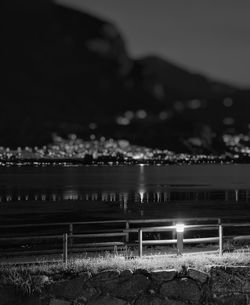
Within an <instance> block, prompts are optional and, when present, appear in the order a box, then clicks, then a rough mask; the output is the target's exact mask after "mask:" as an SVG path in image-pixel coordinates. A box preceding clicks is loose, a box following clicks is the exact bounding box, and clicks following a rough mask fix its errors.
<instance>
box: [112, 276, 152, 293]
mask: <svg viewBox="0 0 250 305" xmlns="http://www.w3.org/2000/svg"><path fill="white" fill-rule="evenodd" d="M149 285H150V280H149V279H148V278H147V277H146V276H144V275H142V274H136V275H135V274H134V275H133V276H132V278H130V279H129V280H127V281H124V282H120V283H119V285H117V287H116V289H115V290H114V291H113V292H112V294H113V295H114V296H116V297H120V298H124V299H132V298H135V297H136V296H138V295H139V294H141V293H143V292H144V291H146V290H147V289H148V287H149Z"/></svg>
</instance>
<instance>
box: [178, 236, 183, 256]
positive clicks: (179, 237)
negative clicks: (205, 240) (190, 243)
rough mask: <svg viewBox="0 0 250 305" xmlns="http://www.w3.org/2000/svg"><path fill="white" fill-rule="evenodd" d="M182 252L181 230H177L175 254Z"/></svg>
mask: <svg viewBox="0 0 250 305" xmlns="http://www.w3.org/2000/svg"><path fill="white" fill-rule="evenodd" d="M182 253H183V232H177V255H182Z"/></svg>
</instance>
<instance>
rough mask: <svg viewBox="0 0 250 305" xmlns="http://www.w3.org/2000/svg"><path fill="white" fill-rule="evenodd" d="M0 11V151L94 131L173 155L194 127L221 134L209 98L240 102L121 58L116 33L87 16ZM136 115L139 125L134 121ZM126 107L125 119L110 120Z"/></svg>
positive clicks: (27, 0) (162, 63)
mask: <svg viewBox="0 0 250 305" xmlns="http://www.w3.org/2000/svg"><path fill="white" fill-rule="evenodd" d="M2 8H3V9H2V11H1V18H2V20H3V22H4V27H3V31H4V35H3V49H2V62H3V66H4V69H3V70H2V74H3V78H4V80H5V81H4V83H3V86H2V87H3V88H2V90H1V101H2V103H1V112H0V145H10V146H16V145H22V146H25V145H42V144H45V143H48V142H50V140H51V134H52V133H58V134H61V135H67V134H69V133H76V134H77V135H79V136H82V137H89V135H90V134H91V133H93V132H94V133H96V134H97V136H98V135H100V136H101V135H104V136H111V137H116V138H127V139H129V140H131V141H132V142H136V143H138V144H145V145H151V146H164V147H168V146H170V147H171V148H173V149H175V148H180V149H182V147H183V146H182V144H180V143H183V142H181V141H179V139H181V138H183V137H189V136H191V135H193V134H194V132H195V130H196V129H197V126H200V125H199V124H201V122H203V121H204V122H205V124H206V125H209V124H210V123H211V124H213V126H215V127H212V128H215V129H216V128H217V129H218V128H221V119H222V118H221V116H223V115H224V114H223V109H221V112H220V111H219V112H220V113H221V116H220V117H219V120H220V122H217V121H216V120H215V118H214V115H213V114H214V111H216V106H215V102H218V100H219V101H221V100H223V99H224V98H228V97H231V96H232V97H233V96H237V97H238V98H239V99H242V100H244V101H245V100H246V99H247V98H248V96H249V92H245V93H242V92H241V91H240V90H238V89H237V88H235V87H232V86H229V85H226V84H223V83H220V82H215V81H213V80H210V79H208V78H206V77H204V76H202V75H199V74H194V73H192V72H189V71H186V70H185V69H182V68H180V67H178V66H176V65H174V64H172V63H170V62H168V61H166V60H164V59H161V58H159V57H156V56H148V57H145V58H141V59H133V58H131V57H130V55H129V53H128V51H127V49H126V43H125V41H124V39H123V37H122V35H121V33H120V32H119V30H118V29H117V27H116V26H114V25H113V24H112V23H110V22H107V21H105V20H101V19H100V18H97V17H95V16H92V15H90V14H87V13H84V12H80V11H77V10H74V9H70V8H67V7H63V6H61V5H58V4H55V3H53V2H52V1H49V0H37V1H32V0H24V1H22V2H20V1H18V0H12V1H7V0H5V1H4V2H3V6H2ZM197 99H198V100H199V101H200V104H202V103H203V104H202V105H205V106H204V107H198V108H199V109H196V111H195V114H194V112H192V110H193V109H192V107H191V108H190V107H188V106H187V105H189V104H190V103H193V104H194V106H195V100H197ZM192 101H193V102H192ZM204 101H205V102H204ZM178 103H179V104H178ZM188 103H189V104H188ZM200 104H199V105H200ZM178 105H179V106H178ZM180 105H182V106H180ZM197 105H198V104H197ZM199 105H198V106H199ZM208 105H212V108H211V107H210V106H209V107H210V108H209V107H208ZM178 107H179V109H178ZM181 107H182V111H181ZM207 107H208V110H207ZM193 108H195V107H193ZM190 109H191V110H190ZM209 109H210V110H209ZM211 109H212V110H211ZM142 110H143V111H144V112H143V113H146V114H147V117H146V118H144V119H141V118H140V115H138V116H137V117H136V113H138V111H142ZM128 111H129V113H130V116H131V113H132V115H133V117H134V118H133V119H130V121H128V120H127V121H126V120H125V121H124V120H123V121H121V122H123V123H119V120H118V118H119V117H122V118H123V116H124V113H126V112H128ZM139 114H140V112H139ZM197 114H199V120H198V121H197V122H196V120H195V119H194V117H195V116H196V115H197ZM209 114H211V117H210V116H209ZM159 116H160V117H159ZM210 118H211V120H210ZM123 119H124V118H123ZM125 119H126V118H125ZM117 120H118V121H117ZM117 122H118V123H117ZM124 122H125V123H126V124H125V123H124ZM209 126H210V125H209ZM145 131H148V132H147V137H145Z"/></svg>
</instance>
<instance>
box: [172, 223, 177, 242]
mask: <svg viewBox="0 0 250 305" xmlns="http://www.w3.org/2000/svg"><path fill="white" fill-rule="evenodd" d="M172 225H173V227H174V226H175V225H176V223H175V221H174V222H173V223H172ZM175 237H176V229H173V230H172V239H175Z"/></svg>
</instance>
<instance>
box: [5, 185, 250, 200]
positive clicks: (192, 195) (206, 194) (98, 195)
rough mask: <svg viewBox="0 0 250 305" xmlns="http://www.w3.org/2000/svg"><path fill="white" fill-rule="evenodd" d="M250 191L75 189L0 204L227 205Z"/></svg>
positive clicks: (24, 194)
mask: <svg viewBox="0 0 250 305" xmlns="http://www.w3.org/2000/svg"><path fill="white" fill-rule="evenodd" d="M249 200H250V190H183V189H180V190H169V191H163V192H160V191H156V192H153V191H146V189H141V188H139V189H138V191H130V192H107V191H94V192H91V191H90V192H86V191H81V190H77V189H67V190H57V191H54V192H53V191H51V190H47V191H46V190H35V191H34V190H16V189H13V190H10V189H8V191H7V192H6V190H5V191H2V192H1V193H0V202H2V203H4V202H5V203H6V202H16V201H20V202H23V201H49V202H60V201H83V202H84V201H103V202H117V203H125V204H127V203H128V202H130V203H133V202H134V203H137V204H147V203H155V204H156V203H169V202H185V201H196V202H202V201H206V202H209V201H212V202H213V201H226V202H238V201H241V202H248V201H249Z"/></svg>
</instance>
